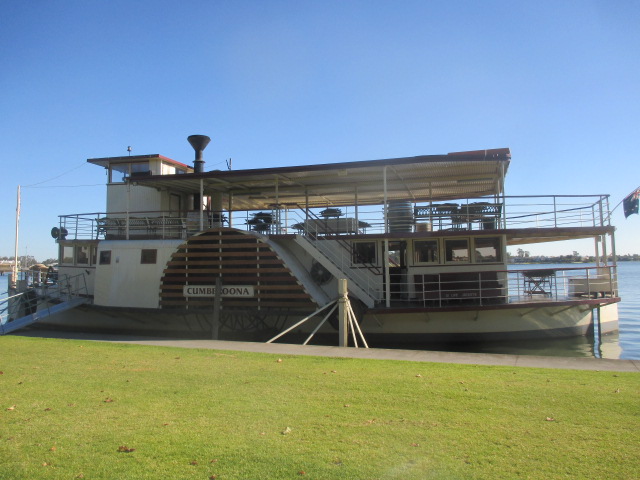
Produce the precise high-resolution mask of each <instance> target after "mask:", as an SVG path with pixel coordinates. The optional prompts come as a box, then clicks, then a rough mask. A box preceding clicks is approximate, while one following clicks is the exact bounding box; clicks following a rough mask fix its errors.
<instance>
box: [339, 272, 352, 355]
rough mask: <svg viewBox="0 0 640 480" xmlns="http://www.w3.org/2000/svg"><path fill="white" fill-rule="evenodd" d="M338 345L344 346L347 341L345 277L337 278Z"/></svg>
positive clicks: (346, 291)
mask: <svg viewBox="0 0 640 480" xmlns="http://www.w3.org/2000/svg"><path fill="white" fill-rule="evenodd" d="M338 295H339V298H338V346H340V347H346V346H348V345H347V343H348V341H349V323H348V322H349V320H348V307H347V303H348V302H349V300H348V298H347V295H348V289H347V279H346V278H340V279H338Z"/></svg>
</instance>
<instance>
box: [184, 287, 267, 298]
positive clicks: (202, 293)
mask: <svg viewBox="0 0 640 480" xmlns="http://www.w3.org/2000/svg"><path fill="white" fill-rule="evenodd" d="M221 289H222V290H221V291H220V296H221V297H226V298H228V297H232V298H248V297H254V296H255V292H254V290H253V285H224V286H222V287H221ZM182 294H183V295H184V296H185V297H215V296H216V286H215V285H185V286H184V287H182Z"/></svg>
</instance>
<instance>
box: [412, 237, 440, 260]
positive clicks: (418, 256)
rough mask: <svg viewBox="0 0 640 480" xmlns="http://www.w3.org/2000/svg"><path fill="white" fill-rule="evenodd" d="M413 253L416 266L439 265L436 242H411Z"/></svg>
mask: <svg viewBox="0 0 640 480" xmlns="http://www.w3.org/2000/svg"><path fill="white" fill-rule="evenodd" d="M413 253H414V261H415V263H416V264H424V263H440V252H439V248H438V241H437V240H416V241H415V242H413Z"/></svg>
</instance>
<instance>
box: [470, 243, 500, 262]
mask: <svg viewBox="0 0 640 480" xmlns="http://www.w3.org/2000/svg"><path fill="white" fill-rule="evenodd" d="M474 244H475V256H476V258H475V261H476V263H496V262H502V255H501V252H502V248H501V244H500V237H480V238H476V239H475V240H474Z"/></svg>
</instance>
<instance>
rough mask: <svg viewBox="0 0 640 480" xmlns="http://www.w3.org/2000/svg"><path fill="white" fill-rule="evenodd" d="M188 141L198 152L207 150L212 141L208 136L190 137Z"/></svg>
mask: <svg viewBox="0 0 640 480" xmlns="http://www.w3.org/2000/svg"><path fill="white" fill-rule="evenodd" d="M187 140H188V141H189V143H190V144H191V146H192V147H193V149H194V150H195V151H196V152H197V151H199V150H204V149H205V148H207V145H209V142H210V141H211V139H210V138H209V137H207V136H206V135H189V136H188V137H187Z"/></svg>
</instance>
